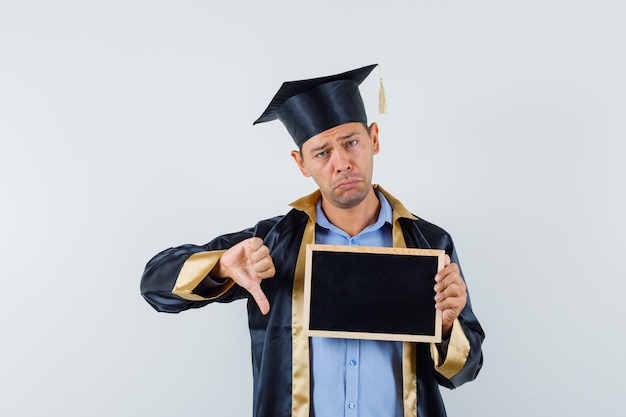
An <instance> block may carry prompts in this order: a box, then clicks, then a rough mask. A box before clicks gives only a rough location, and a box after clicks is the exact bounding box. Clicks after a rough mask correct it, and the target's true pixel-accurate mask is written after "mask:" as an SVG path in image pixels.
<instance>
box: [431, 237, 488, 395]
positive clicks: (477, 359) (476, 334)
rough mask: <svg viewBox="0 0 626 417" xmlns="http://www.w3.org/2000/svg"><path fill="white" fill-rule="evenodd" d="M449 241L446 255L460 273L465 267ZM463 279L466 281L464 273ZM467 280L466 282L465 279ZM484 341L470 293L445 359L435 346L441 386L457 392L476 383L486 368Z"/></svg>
mask: <svg viewBox="0 0 626 417" xmlns="http://www.w3.org/2000/svg"><path fill="white" fill-rule="evenodd" d="M447 240H449V244H448V245H447V248H446V253H448V255H450V258H451V261H452V263H456V264H458V265H459V270H460V269H461V266H460V264H459V260H458V257H457V254H456V251H455V249H454V244H453V243H452V239H451V238H450V237H449V236H448V237H447ZM461 277H463V272H462V271H461ZM463 280H465V278H464V277H463ZM466 285H467V282H466ZM484 339H485V333H484V331H483V329H482V327H481V325H480V323H479V322H478V319H477V318H476V316H475V315H474V312H473V311H472V304H471V301H470V296H469V291H468V294H467V302H466V305H465V308H464V309H463V310H462V311H461V314H460V315H459V317H458V318H457V319H456V320H455V322H454V324H453V326H452V331H451V334H450V339H449V340H448V342H447V343H448V346H447V352H446V356H445V358H441V357H440V356H439V354H438V350H437V349H436V348H435V347H434V346H431V356H432V358H433V362H434V364H435V370H436V371H437V372H436V375H437V381H438V382H439V384H441V385H443V386H445V387H447V388H456V387H459V386H460V385H462V384H464V383H466V382H469V381H472V380H474V379H475V378H476V376H477V375H478V372H479V371H480V369H481V368H482V364H483V353H482V343H483V340H484Z"/></svg>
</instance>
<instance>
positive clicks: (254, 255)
mask: <svg viewBox="0 0 626 417" xmlns="http://www.w3.org/2000/svg"><path fill="white" fill-rule="evenodd" d="M269 254H270V250H269V248H268V247H267V246H265V245H261V246H260V247H258V248H257V249H255V250H254V251H251V252H250V253H249V254H248V258H249V259H250V261H252V262H253V263H255V262H259V261H261V260H262V259H264V258H267V257H268V256H269Z"/></svg>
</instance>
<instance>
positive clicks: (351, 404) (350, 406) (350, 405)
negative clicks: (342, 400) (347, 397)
mask: <svg viewBox="0 0 626 417" xmlns="http://www.w3.org/2000/svg"><path fill="white" fill-rule="evenodd" d="M354 407H356V405H355V404H354V403H348V408H354Z"/></svg>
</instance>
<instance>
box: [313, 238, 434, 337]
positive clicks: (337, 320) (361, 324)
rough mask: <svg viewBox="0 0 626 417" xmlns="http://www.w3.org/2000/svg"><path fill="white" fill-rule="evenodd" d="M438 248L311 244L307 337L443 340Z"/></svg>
mask: <svg viewBox="0 0 626 417" xmlns="http://www.w3.org/2000/svg"><path fill="white" fill-rule="evenodd" d="M444 256H445V252H444V251H443V250H438V249H413V248H379V247H369V246H340V245H318V244H309V245H307V248H306V264H305V277H304V317H303V326H304V332H305V334H306V335H307V336H311V337H313V336H319V337H334V338H347V339H369V340H395V341H406V342H432V343H439V342H441V311H439V310H436V309H435V300H434V297H435V291H434V289H433V287H434V286H435V275H436V274H437V272H439V271H440V270H441V269H443V267H444Z"/></svg>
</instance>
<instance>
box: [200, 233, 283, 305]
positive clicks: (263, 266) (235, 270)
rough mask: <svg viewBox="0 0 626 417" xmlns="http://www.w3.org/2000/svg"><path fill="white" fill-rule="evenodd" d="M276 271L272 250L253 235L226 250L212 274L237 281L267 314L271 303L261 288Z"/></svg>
mask: <svg viewBox="0 0 626 417" xmlns="http://www.w3.org/2000/svg"><path fill="white" fill-rule="evenodd" d="M275 273H276V269H275V268H274V262H273V261H272V257H271V256H270V250H269V249H268V247H267V246H265V245H264V244H263V240H262V239H261V238H258V237H252V238H250V239H246V240H244V241H242V242H239V243H238V244H236V245H235V246H233V247H232V248H230V249H228V250H227V251H226V252H224V254H223V255H222V257H221V258H220V261H219V263H218V264H217V265H216V266H215V268H213V270H212V271H211V273H210V275H211V276H212V277H215V278H230V279H232V280H233V281H235V282H236V283H237V284H238V285H239V286H240V287H242V288H244V289H246V290H247V291H248V292H249V293H250V294H251V295H252V297H253V298H254V301H256V303H257V305H258V306H259V309H260V310H261V313H262V314H264V315H265V314H267V313H268V312H269V311H270V303H269V301H268V300H267V297H266V296H265V293H264V292H263V290H262V289H261V281H262V280H263V279H265V278H272V277H273V276H274V274H275Z"/></svg>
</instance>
